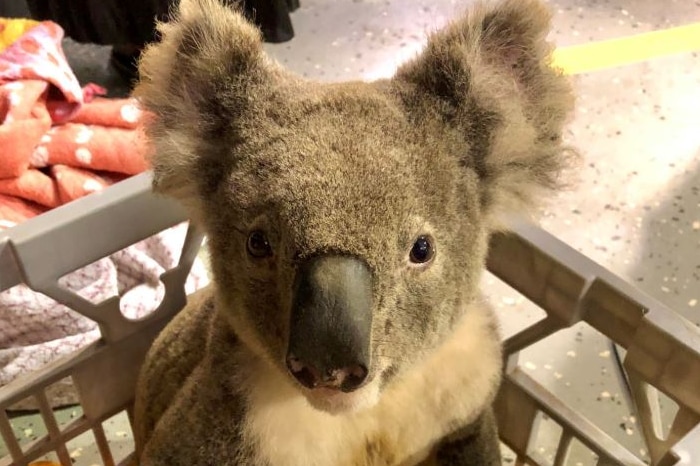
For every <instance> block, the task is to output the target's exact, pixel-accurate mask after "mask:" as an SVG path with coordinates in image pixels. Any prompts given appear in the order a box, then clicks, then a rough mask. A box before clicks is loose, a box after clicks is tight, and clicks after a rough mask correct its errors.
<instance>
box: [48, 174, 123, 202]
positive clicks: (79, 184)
mask: <svg viewBox="0 0 700 466" xmlns="http://www.w3.org/2000/svg"><path fill="white" fill-rule="evenodd" d="M51 174H52V175H53V178H54V179H55V180H56V186H57V189H58V198H59V201H60V203H61V204H66V203H68V202H71V201H74V200H76V199H79V198H81V197H83V196H87V195H88V194H92V193H94V192H97V191H102V190H103V189H105V188H107V187H108V186H110V185H112V184H114V183H117V182H119V181H122V180H123V179H124V175H122V174H118V173H108V172H92V171H88V170H81V169H80V168H74V167H68V166H66V165H54V166H52V167H51Z"/></svg>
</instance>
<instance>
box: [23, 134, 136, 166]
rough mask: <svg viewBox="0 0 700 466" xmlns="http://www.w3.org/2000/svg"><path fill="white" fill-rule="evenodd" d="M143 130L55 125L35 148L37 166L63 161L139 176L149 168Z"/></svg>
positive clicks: (62, 162)
mask: <svg viewBox="0 0 700 466" xmlns="http://www.w3.org/2000/svg"><path fill="white" fill-rule="evenodd" d="M144 151H145V139H144V137H143V134H142V132H141V131H139V130H136V129H124V128H117V127H105V126H97V125H84V124H78V123H66V124H63V125H59V126H54V127H53V128H51V129H50V130H49V132H48V133H47V134H46V135H45V136H44V137H43V138H42V143H40V144H39V145H38V146H37V147H36V148H35V150H34V152H33V156H32V160H31V163H32V165H33V166H35V167H45V166H47V165H55V164H63V165H68V166H72V167H79V168H90V169H93V170H107V171H112V172H119V173H125V174H128V175H135V174H137V173H141V172H143V171H144V170H146V168H147V166H146V161H145V158H144V157H143V155H142V154H143V153H144Z"/></svg>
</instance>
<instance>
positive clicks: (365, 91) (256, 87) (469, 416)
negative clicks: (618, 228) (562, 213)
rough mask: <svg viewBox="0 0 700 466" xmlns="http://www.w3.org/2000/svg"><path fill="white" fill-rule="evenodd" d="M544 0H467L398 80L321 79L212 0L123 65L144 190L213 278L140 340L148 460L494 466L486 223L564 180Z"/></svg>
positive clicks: (568, 106)
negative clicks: (203, 238)
mask: <svg viewBox="0 0 700 466" xmlns="http://www.w3.org/2000/svg"><path fill="white" fill-rule="evenodd" d="M549 27H550V14H549V12H548V10H547V8H545V6H544V5H543V4H542V3H541V2H540V1H539V0H500V1H498V2H493V3H478V4H476V5H472V7H471V8H470V9H469V10H468V11H466V12H465V14H464V16H463V17H461V18H457V19H456V20H454V21H453V22H451V23H449V24H448V25H446V26H445V27H444V28H442V29H439V30H437V31H435V32H433V33H432V34H431V35H430V36H429V38H428V40H427V44H426V46H425V48H424V50H423V51H421V52H420V53H419V54H417V55H416V56H415V57H414V58H412V59H411V60H409V61H407V62H405V63H404V64H403V65H401V66H400V67H399V68H398V69H397V71H396V73H395V75H394V76H392V77H391V78H389V79H380V80H376V81H372V82H358V81H354V82H334V83H319V82H313V81H310V80H306V79H302V78H301V77H299V76H296V75H294V74H293V73H291V72H289V71H287V70H285V69H284V68H283V67H282V66H281V65H279V64H278V63H276V62H275V61H273V60H272V59H270V58H269V57H268V56H266V54H265V53H264V50H263V47H262V40H261V34H260V32H259V31H258V30H257V29H256V28H255V27H254V26H253V25H252V24H250V23H249V22H247V21H246V20H245V18H244V16H243V15H242V14H241V13H240V11H237V10H236V9H235V8H234V9H232V8H230V7H226V6H223V5H222V4H220V3H219V2H217V1H216V0H182V2H181V3H180V5H179V7H178V10H177V11H175V12H174V13H173V17H172V18H171V19H170V20H169V21H168V22H167V23H162V24H159V26H158V28H159V32H160V37H161V39H160V40H159V42H157V43H154V44H152V45H150V46H149V47H148V48H147V49H146V50H145V52H144V54H143V56H142V58H141V61H140V63H139V68H140V75H141V80H140V82H139V83H138V85H137V87H136V90H135V95H136V96H137V97H138V98H139V99H140V102H141V105H142V106H143V108H144V109H145V110H147V111H148V114H149V115H150V118H149V121H148V124H147V127H146V128H145V134H146V136H147V138H148V140H149V145H150V147H151V148H152V151H151V152H152V153H151V154H150V156H149V157H150V158H149V160H150V163H151V166H152V173H153V189H154V191H155V192H156V193H158V194H159V195H164V196H169V197H170V198H172V199H175V200H176V201H177V202H180V203H181V204H182V205H183V206H185V208H186V209H187V211H188V212H189V215H190V216H191V219H192V222H195V223H196V224H197V225H199V226H200V227H201V228H202V229H203V231H204V232H205V233H206V235H207V237H208V245H209V252H210V256H211V267H212V274H213V283H212V285H211V286H210V287H209V288H206V289H204V290H201V291H199V292H197V293H196V294H194V295H192V296H190V297H189V300H188V304H187V305H186V307H185V308H184V309H183V310H182V311H181V312H180V313H179V314H178V315H177V316H176V317H175V318H174V320H172V321H171V322H170V323H169V324H168V325H167V326H166V327H165V329H164V330H163V331H162V333H161V334H160V335H159V336H158V337H157V339H156V340H155V342H154V344H153V346H152V348H151V349H150V350H149V352H148V354H147V356H146V359H145V362H144V364H143V366H142V369H141V373H140V378H139V382H138V386H137V392H136V400H135V408H134V412H135V414H134V416H135V421H134V434H135V441H136V448H137V456H138V458H139V461H140V464H141V465H142V466H174V465H183V466H184V465H186V466H192V465H215V464H222V465H241V466H389V465H392V466H408V465H457V466H459V465H475V466H476V465H479V466H484V465H487V466H491V465H499V464H501V460H500V451H499V441H498V429H497V425H496V422H495V416H494V413H493V409H492V402H493V400H494V397H495V395H496V394H497V392H498V389H499V384H500V380H501V373H502V353H501V347H500V335H499V330H498V325H497V320H496V317H495V316H494V314H493V312H492V310H491V308H490V307H489V306H488V304H487V302H486V301H485V299H484V298H483V297H482V295H481V294H480V291H479V282H480V278H481V275H482V273H483V270H484V268H485V258H486V255H487V252H488V241H489V237H490V235H491V234H492V233H493V232H495V231H500V230H504V229H506V228H507V222H505V221H504V219H505V218H506V217H507V216H508V215H511V214H513V213H521V212H528V211H529V212H532V211H533V208H534V207H536V206H537V205H538V203H539V202H540V201H541V200H543V196H545V195H546V194H547V193H551V192H554V191H555V190H557V189H559V188H560V186H561V185H562V176H561V174H562V173H563V170H564V169H565V168H566V167H567V164H568V161H569V160H570V158H571V155H572V151H573V149H570V148H568V147H567V146H566V144H565V143H564V141H563V137H562V135H563V128H564V126H565V124H566V123H567V119H568V117H569V115H570V114H571V112H572V109H573V106H574V98H573V92H572V88H571V85H570V83H569V81H568V80H567V79H566V78H565V77H564V76H563V75H562V74H561V72H560V71H558V70H557V69H555V68H554V67H553V66H552V64H551V52H552V50H553V47H552V46H551V44H549V43H548V42H547V40H546V36H547V34H548V32H549Z"/></svg>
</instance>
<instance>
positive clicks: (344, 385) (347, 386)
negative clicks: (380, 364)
mask: <svg viewBox="0 0 700 466" xmlns="http://www.w3.org/2000/svg"><path fill="white" fill-rule="evenodd" d="M340 371H341V372H342V376H340V377H339V379H340V380H339V384H340V389H341V390H342V391H344V392H352V391H354V390H357V389H358V388H359V387H360V386H361V385H362V383H363V382H364V381H365V379H366V378H367V368H366V367H365V366H363V365H360V364H354V365H352V366H348V367H345V368H343V369H341V370H340Z"/></svg>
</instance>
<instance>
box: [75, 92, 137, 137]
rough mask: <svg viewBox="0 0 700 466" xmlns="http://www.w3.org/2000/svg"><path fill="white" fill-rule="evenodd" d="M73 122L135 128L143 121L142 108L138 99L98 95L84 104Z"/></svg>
mask: <svg viewBox="0 0 700 466" xmlns="http://www.w3.org/2000/svg"><path fill="white" fill-rule="evenodd" d="M71 121H72V122H73V123H83V124H88V125H100V126H109V127H115V128H125V129H135V128H138V127H139V123H140V122H141V109H140V108H139V106H138V103H137V101H136V99H133V98H128V99H106V98H103V97H97V98H95V99H94V100H92V101H91V102H90V103H89V104H85V105H83V106H82V107H81V108H80V110H78V112H77V113H76V114H75V116H74V117H73V118H72V119H71Z"/></svg>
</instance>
